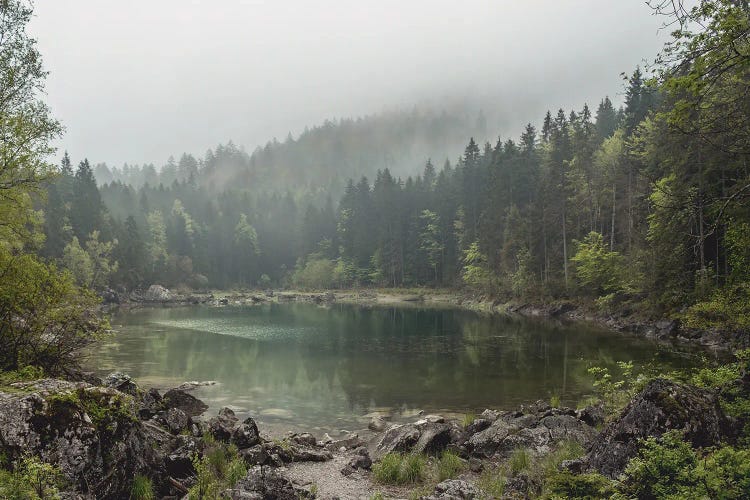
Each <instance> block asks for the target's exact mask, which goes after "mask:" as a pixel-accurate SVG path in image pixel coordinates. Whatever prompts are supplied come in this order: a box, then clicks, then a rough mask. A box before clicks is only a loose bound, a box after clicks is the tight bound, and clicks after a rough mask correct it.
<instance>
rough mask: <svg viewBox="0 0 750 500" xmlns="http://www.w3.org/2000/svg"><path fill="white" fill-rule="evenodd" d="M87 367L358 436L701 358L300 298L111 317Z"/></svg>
mask: <svg viewBox="0 0 750 500" xmlns="http://www.w3.org/2000/svg"><path fill="white" fill-rule="evenodd" d="M112 325H113V329H114V330H115V333H114V335H113V336H111V337H108V338H107V339H106V340H105V341H104V342H102V343H101V344H98V345H97V346H96V347H95V348H94V349H93V350H92V351H91V352H90V356H89V358H88V360H87V363H88V366H89V368H93V369H94V370H96V371H97V372H98V373H99V374H102V375H105V374H107V373H110V372H112V371H116V370H117V371H123V372H125V373H128V374H130V375H131V376H132V377H133V378H135V379H136V380H137V381H138V382H139V384H141V386H142V387H157V388H160V389H167V388H170V387H175V386H177V385H179V384H180V383H182V382H185V381H192V380H196V381H216V382H217V383H216V384H215V385H211V386H206V387H200V388H198V389H196V390H195V391H194V392H193V394H194V395H195V396H196V397H199V398H200V399H203V400H204V401H205V402H206V403H207V404H209V406H210V409H209V411H208V413H207V415H214V414H215V413H216V410H218V409H219V408H221V407H222V406H231V407H233V408H234V409H235V410H236V411H239V413H243V414H250V415H252V416H253V417H254V418H256V420H258V421H259V424H261V430H262V431H266V432H267V433H269V434H273V433H275V432H276V431H281V430H282V429H283V430H308V431H312V432H314V433H315V432H317V433H319V434H320V433H322V432H323V431H331V432H335V431H336V430H340V429H347V430H356V429H361V428H364V427H366V425H367V421H368V420H369V418H368V417H366V415H367V414H370V413H372V412H386V413H391V414H393V415H394V417H395V420H398V419H399V417H401V418H406V417H407V416H413V415H414V414H415V412H416V411H418V410H424V411H426V412H440V413H443V414H460V413H465V412H479V411H481V410H482V409H484V408H503V409H510V408H515V407H517V406H518V405H519V404H523V403H530V402H533V401H535V400H537V399H544V400H549V399H550V398H551V397H552V396H556V397H559V398H560V399H561V401H562V403H563V404H567V405H575V404H576V403H577V402H578V401H579V400H580V399H581V398H583V397H585V396H586V395H590V394H591V393H592V386H591V382H592V380H591V378H590V376H589V375H588V374H587V369H588V368H589V367H590V366H605V367H610V368H612V369H615V370H616V362H617V361H630V360H632V361H633V362H634V364H635V365H636V367H642V366H645V365H647V364H650V363H654V364H656V365H658V366H660V367H663V369H664V370H670V369H674V368H682V367H689V366H694V365H696V364H697V362H698V356H699V354H702V353H705V351H701V350H697V349H696V348H694V347H687V346H682V347H675V346H668V345H664V344H660V343H656V342H653V341H649V340H646V339H643V338H636V337H633V336H629V335H625V334H618V333H612V332H609V331H605V330H602V329H601V328H598V327H595V326H592V325H588V324H568V325H564V324H561V323H557V322H553V321H544V320H536V319H524V318H516V317H508V316H503V315H485V314H478V313H474V312H471V311H466V310H460V309H447V308H425V307H418V306H410V307H381V306H361V305H350V304H333V305H327V306H319V305H315V304H309V303H290V304H275V303H273V304H265V305H258V306H227V307H208V306H194V307H180V308H147V309H136V310H132V311H122V312H117V313H115V315H114V316H113V318H112Z"/></svg>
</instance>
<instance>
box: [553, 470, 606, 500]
mask: <svg viewBox="0 0 750 500" xmlns="http://www.w3.org/2000/svg"><path fill="white" fill-rule="evenodd" d="M614 493H615V489H614V483H613V482H612V481H610V480H609V479H607V478H606V477H604V476H602V475H600V474H596V473H589V474H572V473H570V472H567V471H564V472H557V473H555V474H552V475H551V476H549V477H548V479H547V495H546V496H547V497H552V498H579V499H586V500H589V499H590V500H596V499H599V498H610V497H612V495H614Z"/></svg>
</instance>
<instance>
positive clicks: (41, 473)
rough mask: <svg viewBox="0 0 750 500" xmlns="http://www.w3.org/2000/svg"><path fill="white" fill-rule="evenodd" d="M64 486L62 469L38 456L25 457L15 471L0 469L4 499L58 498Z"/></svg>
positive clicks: (1, 495) (0, 489)
mask: <svg viewBox="0 0 750 500" xmlns="http://www.w3.org/2000/svg"><path fill="white" fill-rule="evenodd" d="M62 486H63V475H62V472H61V471H60V469H58V468H57V467H55V466H53V465H51V464H48V463H45V462H42V461H41V460H39V459H38V458H36V457H27V458H24V459H23V460H21V461H20V462H19V463H18V464H17V465H16V469H15V471H13V472H8V471H4V470H0V498H3V499H8V500H28V499H42V498H56V497H57V495H58V493H59V488H60V487H62Z"/></svg>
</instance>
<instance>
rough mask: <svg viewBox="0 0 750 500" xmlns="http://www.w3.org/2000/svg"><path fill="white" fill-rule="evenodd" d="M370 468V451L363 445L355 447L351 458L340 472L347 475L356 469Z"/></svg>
mask: <svg viewBox="0 0 750 500" xmlns="http://www.w3.org/2000/svg"><path fill="white" fill-rule="evenodd" d="M371 468H372V459H371V458H370V453H369V452H368V451H367V448H365V447H364V446H363V447H361V448H358V449H357V451H356V452H355V454H354V456H353V457H352V459H351V460H349V463H347V464H346V465H345V466H344V468H343V469H341V473H342V474H343V475H345V476H349V475H351V474H353V473H354V472H355V471H356V470H357V469H364V470H370V469H371Z"/></svg>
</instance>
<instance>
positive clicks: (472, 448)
mask: <svg viewBox="0 0 750 500" xmlns="http://www.w3.org/2000/svg"><path fill="white" fill-rule="evenodd" d="M487 416H490V417H491V415H487ZM481 420H482V421H481V424H479V425H477V426H476V427H474V428H473V429H472V428H471V426H469V427H467V432H466V433H465V435H464V441H463V442H462V443H460V444H461V446H462V447H463V448H464V449H465V450H466V452H467V453H468V454H469V455H473V456H476V457H480V458H494V457H499V458H507V457H508V456H509V455H510V454H511V453H512V452H513V450H515V449H516V448H528V449H531V450H532V451H534V452H536V453H539V454H543V453H548V452H549V451H551V450H552V449H553V448H554V446H555V445H556V444H557V443H559V442H560V441H576V442H578V443H581V444H582V445H583V446H584V447H585V446H588V444H589V443H590V442H591V441H592V440H593V439H594V436H595V435H596V429H594V427H592V426H591V425H589V424H588V423H587V422H586V421H584V420H583V419H581V418H579V416H577V415H576V412H575V411H574V410H571V409H570V408H552V407H550V406H549V405H548V404H545V403H543V402H537V403H536V404H534V405H531V406H529V407H526V408H523V411H518V412H506V413H501V414H499V415H498V416H497V418H496V419H495V420H494V421H493V422H491V423H490V425H489V426H488V427H486V428H484V429H483V430H481V431H478V432H475V433H472V431H473V430H475V429H478V428H482V427H484V426H485V425H487V424H486V422H487V419H481Z"/></svg>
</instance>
